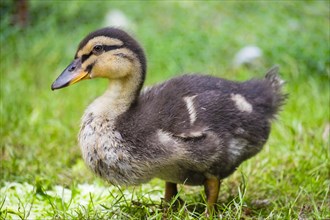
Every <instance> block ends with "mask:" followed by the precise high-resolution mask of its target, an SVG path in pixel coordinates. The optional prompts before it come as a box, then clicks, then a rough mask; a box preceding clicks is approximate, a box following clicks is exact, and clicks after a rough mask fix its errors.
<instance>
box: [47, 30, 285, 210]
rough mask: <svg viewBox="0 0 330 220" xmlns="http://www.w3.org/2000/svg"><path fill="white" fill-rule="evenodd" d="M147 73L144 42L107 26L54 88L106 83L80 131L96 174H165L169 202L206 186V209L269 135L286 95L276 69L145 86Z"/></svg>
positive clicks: (124, 181)
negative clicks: (182, 189)
mask: <svg viewBox="0 0 330 220" xmlns="http://www.w3.org/2000/svg"><path fill="white" fill-rule="evenodd" d="M146 71H147V62H146V58H145V54H144V51H143V49H142V48H141V46H140V45H139V43H138V42H137V41H136V40H135V39H134V38H133V37H131V36H130V35H129V34H127V33H126V32H124V31H123V30H120V29H117V28H112V27H107V28H103V29H99V30H97V31H95V32H92V33H90V34H88V35H87V36H86V37H85V38H84V39H83V40H82V41H81V42H80V44H79V46H78V50H77V52H76V54H75V57H74V60H73V61H72V63H71V64H70V65H69V66H68V67H67V68H66V69H65V70H64V71H63V73H62V74H61V75H60V76H59V77H58V78H57V79H56V80H55V81H54V83H53V84H52V86H51V88H52V90H55V89H60V88H63V87H66V86H69V85H72V84H74V83H76V82H79V81H81V80H85V79H94V78H106V79H108V80H109V86H108V88H107V90H106V91H105V93H104V94H103V95H102V96H100V97H98V98H97V99H95V100H94V101H93V102H92V103H91V104H90V105H89V106H88V107H87V109H86V110H85V113H84V115H83V117H82V122H81V129H80V133H79V136H78V140H79V144H80V148H81V152H82V156H83V159H84V161H85V162H86V164H87V165H88V167H89V168H90V169H91V170H92V171H94V172H95V173H96V174H97V175H98V176H100V177H102V178H104V179H106V180H107V181H109V182H110V183H111V184H114V185H138V184H142V183H146V182H148V181H150V180H151V179H153V178H160V179H162V180H164V181H165V182H166V185H165V198H164V199H165V201H167V202H168V201H170V200H171V199H172V198H173V197H175V196H176V195H177V193H178V190H177V184H187V185H204V188H205V192H206V198H207V207H213V206H214V204H215V203H216V202H217V199H218V194H219V189H220V183H221V180H223V179H224V178H226V177H228V176H229V175H230V174H232V173H233V172H234V171H235V170H236V169H237V167H238V166H239V165H240V164H241V163H242V162H243V161H245V160H247V159H249V158H251V157H252V156H254V155H256V154H257V153H258V152H259V151H260V150H261V149H262V147H263V145H264V144H265V143H266V141H267V139H268V136H269V133H270V129H271V122H272V120H273V119H274V118H275V117H276V114H277V113H278V111H279V110H280V107H281V106H282V105H283V104H284V101H285V98H286V95H285V94H284V93H283V92H282V91H281V88H282V85H283V80H282V79H281V78H280V77H279V76H278V67H273V68H271V69H270V70H269V71H268V72H267V73H266V76H265V78H263V79H251V80H248V81H245V82H234V81H230V80H226V79H222V78H217V77H212V76H208V75H199V74H186V75H182V76H178V77H175V78H172V79H170V80H168V81H165V82H163V83H160V84H158V85H155V86H153V87H149V88H145V89H142V86H143V83H144V80H145V76H146Z"/></svg>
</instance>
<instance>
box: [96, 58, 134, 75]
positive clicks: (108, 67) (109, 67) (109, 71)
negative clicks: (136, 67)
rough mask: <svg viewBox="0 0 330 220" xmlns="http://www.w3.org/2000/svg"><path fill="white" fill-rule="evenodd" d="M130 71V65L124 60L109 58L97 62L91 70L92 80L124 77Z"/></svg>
mask: <svg viewBox="0 0 330 220" xmlns="http://www.w3.org/2000/svg"><path fill="white" fill-rule="evenodd" d="M131 71H132V64H131V63H130V62H128V61H126V60H122V59H116V58H111V59H108V60H99V61H98V62H97V63H96V64H95V65H94V68H93V71H92V75H91V76H92V78H96V77H103V78H109V79H115V78H121V77H125V76H126V75H127V74H129V73H130V72H131Z"/></svg>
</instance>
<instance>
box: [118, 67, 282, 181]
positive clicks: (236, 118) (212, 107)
mask: <svg viewBox="0 0 330 220" xmlns="http://www.w3.org/2000/svg"><path fill="white" fill-rule="evenodd" d="M277 72H278V68H277V67H275V68H272V69H271V70H269V71H268V72H267V74H266V77H265V78H264V79H252V80H249V81H246V82H243V83H238V82H233V81H229V80H224V79H220V78H216V77H211V76H203V75H184V76H181V77H177V78H174V79H171V80H169V81H167V82H165V83H162V84H159V85H157V86H154V87H152V88H150V89H148V90H146V91H145V92H143V93H142V94H141V95H140V99H139V100H138V102H137V103H136V104H135V105H134V106H132V107H131V109H130V110H129V111H128V112H127V113H126V114H125V115H123V116H121V117H120V118H119V120H118V123H117V125H116V126H117V129H118V130H119V131H120V133H121V134H122V136H123V137H124V138H125V139H126V140H128V141H129V142H131V143H141V146H136V147H135V148H134V152H132V154H134V155H135V156H137V157H139V158H140V159H141V160H144V159H145V160H146V161H148V162H150V160H152V163H153V164H154V172H155V174H154V175H155V176H156V177H159V178H162V179H164V180H166V181H170V182H175V183H186V184H191V185H199V184H203V182H204V181H205V179H206V178H209V177H210V176H215V177H217V178H219V179H222V178H225V177H227V176H228V175H230V174H231V173H232V172H233V171H234V170H235V169H236V168H237V167H238V166H239V165H240V164H241V163H242V162H243V161H244V160H246V159H248V158H250V157H252V156H253V155H255V154H257V153H258V152H259V151H260V150H261V149H262V146H263V145H264V144H265V142H266V141H267V139H268V136H269V133H270V123H271V120H272V119H274V118H275V116H276V113H277V112H278V111H279V109H280V107H281V106H282V105H283V103H284V101H285V98H286V96H285V94H283V93H282V91H281V87H282V84H283V81H282V80H281V79H280V78H279V76H278V74H277Z"/></svg>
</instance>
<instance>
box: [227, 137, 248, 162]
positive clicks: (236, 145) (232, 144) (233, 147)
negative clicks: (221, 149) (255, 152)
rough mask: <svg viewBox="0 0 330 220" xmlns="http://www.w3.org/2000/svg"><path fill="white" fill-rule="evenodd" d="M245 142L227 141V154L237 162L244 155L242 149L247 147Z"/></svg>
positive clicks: (241, 140)
mask: <svg viewBox="0 0 330 220" xmlns="http://www.w3.org/2000/svg"><path fill="white" fill-rule="evenodd" d="M247 143H248V142H247V141H246V140H245V139H241V138H237V139H232V140H230V141H229V148H228V150H229V153H230V154H231V157H232V158H233V160H237V158H238V157H240V156H241V155H242V154H243V153H244V148H245V147H246V146H247Z"/></svg>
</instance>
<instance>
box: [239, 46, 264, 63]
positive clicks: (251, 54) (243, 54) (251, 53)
mask: <svg viewBox="0 0 330 220" xmlns="http://www.w3.org/2000/svg"><path fill="white" fill-rule="evenodd" d="M260 57H262V50H261V49H260V48H259V47H257V46H253V45H249V46H245V47H243V48H242V49H240V50H239V51H238V52H237V53H236V55H235V58H234V61H233V63H234V66H235V67H239V66H241V65H243V64H252V63H254V62H255V61H256V60H257V59H258V58H260Z"/></svg>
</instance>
